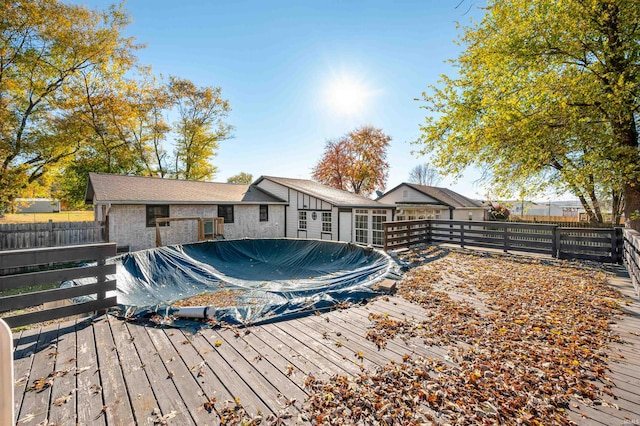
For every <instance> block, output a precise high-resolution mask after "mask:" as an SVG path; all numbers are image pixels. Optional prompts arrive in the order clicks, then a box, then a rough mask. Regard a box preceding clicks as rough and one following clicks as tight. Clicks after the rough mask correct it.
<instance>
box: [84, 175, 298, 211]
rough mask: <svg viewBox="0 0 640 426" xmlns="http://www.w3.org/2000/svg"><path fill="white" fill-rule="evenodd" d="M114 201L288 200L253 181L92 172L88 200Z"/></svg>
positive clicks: (185, 202)
mask: <svg viewBox="0 0 640 426" xmlns="http://www.w3.org/2000/svg"><path fill="white" fill-rule="evenodd" d="M94 195H95V196H96V200H97V201H100V202H108V203H113V204H153V203H170V204H232V203H234V204H235V203H237V204H241V203H243V204H271V203H277V204H285V203H286V202H285V201H284V200H282V199H280V198H278V197H276V196H274V195H271V194H267V193H266V192H264V191H262V190H261V189H260V188H257V187H255V186H251V185H237V184H231V183H216V182H200V181H191V180H179V179H161V178H152V177H143V176H126V175H112V174H106V173H89V182H88V184H87V192H86V194H85V201H86V202H88V203H92V202H93V196H94Z"/></svg>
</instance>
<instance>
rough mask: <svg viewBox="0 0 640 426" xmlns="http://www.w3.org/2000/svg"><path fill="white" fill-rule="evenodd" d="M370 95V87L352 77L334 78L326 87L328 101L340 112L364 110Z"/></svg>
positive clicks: (352, 113)
mask: <svg viewBox="0 0 640 426" xmlns="http://www.w3.org/2000/svg"><path fill="white" fill-rule="evenodd" d="M369 97H370V91H369V89H368V88H367V87H366V86H365V85H364V84H363V83H362V82H360V81H358V80H356V79H353V78H350V77H338V78H334V79H333V80H332V81H331V82H330V83H329V84H328V86H327V89H326V98H327V103H328V104H329V106H330V107H331V109H332V110H333V111H334V112H336V113H338V114H347V115H354V114H358V113H360V112H362V110H363V109H364V108H365V107H366V104H367V100H368V98H369Z"/></svg>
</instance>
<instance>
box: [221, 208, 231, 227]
mask: <svg viewBox="0 0 640 426" xmlns="http://www.w3.org/2000/svg"><path fill="white" fill-rule="evenodd" d="M218 217H222V218H224V223H233V206H218Z"/></svg>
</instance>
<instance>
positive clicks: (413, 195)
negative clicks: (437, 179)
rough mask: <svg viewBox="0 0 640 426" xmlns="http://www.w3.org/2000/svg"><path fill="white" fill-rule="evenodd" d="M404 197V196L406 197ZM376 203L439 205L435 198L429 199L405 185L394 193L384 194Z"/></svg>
mask: <svg viewBox="0 0 640 426" xmlns="http://www.w3.org/2000/svg"><path fill="white" fill-rule="evenodd" d="M404 195H406V197H405V196H404ZM378 202H380V203H384V204H396V203H403V204H411V203H440V202H439V201H438V200H436V199H435V198H431V197H429V196H428V195H426V194H423V193H422V192H420V191H416V190H415V189H413V188H411V187H409V186H406V185H401V186H399V187H398V188H396V189H395V190H394V191H391V192H388V193H386V194H384V195H383V196H382V197H381V198H378Z"/></svg>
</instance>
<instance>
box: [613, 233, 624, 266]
mask: <svg viewBox="0 0 640 426" xmlns="http://www.w3.org/2000/svg"><path fill="white" fill-rule="evenodd" d="M621 240H622V228H620V227H616V228H613V229H612V232H611V262H613V263H622V257H623V256H622V253H620V241H621Z"/></svg>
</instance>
